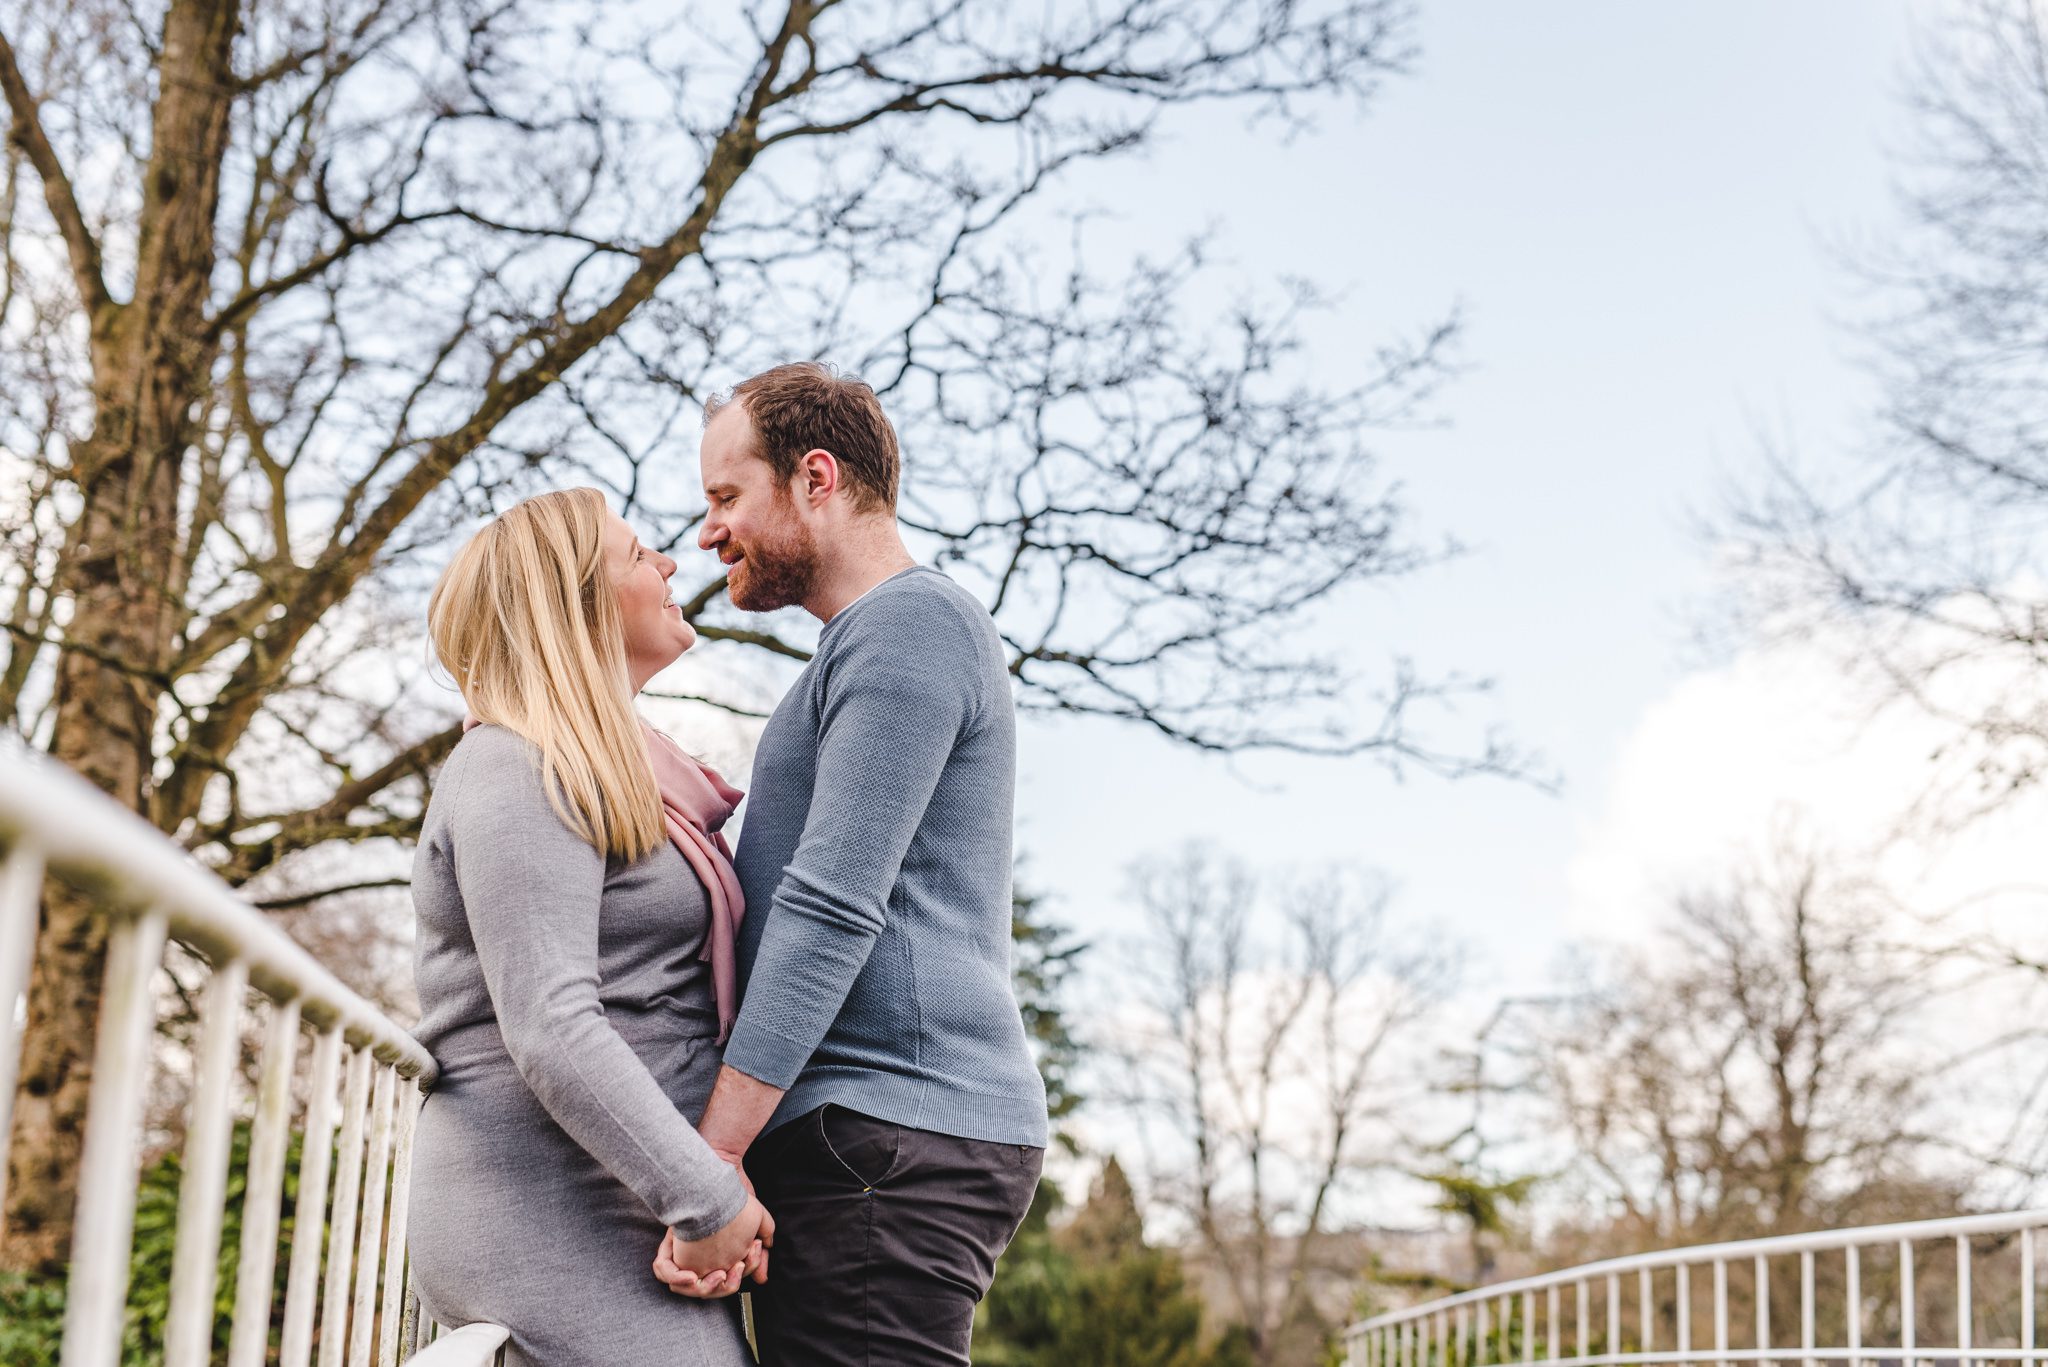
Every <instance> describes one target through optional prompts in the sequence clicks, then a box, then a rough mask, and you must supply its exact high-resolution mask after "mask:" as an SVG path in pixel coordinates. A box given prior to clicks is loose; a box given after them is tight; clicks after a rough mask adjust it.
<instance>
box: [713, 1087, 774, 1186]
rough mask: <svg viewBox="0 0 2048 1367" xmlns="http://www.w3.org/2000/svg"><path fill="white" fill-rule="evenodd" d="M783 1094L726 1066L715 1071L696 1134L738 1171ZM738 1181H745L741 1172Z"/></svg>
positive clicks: (743, 1172)
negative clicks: (707, 1101) (715, 1078)
mask: <svg viewBox="0 0 2048 1367" xmlns="http://www.w3.org/2000/svg"><path fill="white" fill-rule="evenodd" d="M783 1094H784V1089H783V1088H781V1087H771V1086H770V1085H769V1084H767V1083H765V1082H763V1081H761V1080H760V1079H759V1078H754V1077H748V1076H747V1075H746V1074H745V1073H743V1072H741V1071H740V1070H739V1069H737V1068H735V1067H733V1066H732V1065H731V1064H729V1063H728V1064H725V1065H724V1066H722V1067H720V1068H719V1070H718V1082H717V1085H715V1086H714V1087H712V1089H711V1102H710V1104H709V1105H707V1106H706V1107H705V1108H704V1119H703V1120H702V1121H701V1122H700V1123H699V1124H698V1126H697V1133H698V1134H699V1135H702V1136H703V1139H704V1142H705V1143H706V1144H709V1145H710V1146H711V1151H712V1152H713V1153H715V1154H717V1155H718V1156H719V1157H720V1158H723V1159H724V1160H725V1161H726V1162H728V1163H730V1164H732V1165H733V1166H734V1167H736V1168H737V1167H739V1166H740V1159H741V1158H742V1157H744V1156H745V1154H746V1152H747V1148H748V1146H749V1145H751V1144H752V1143H753V1142H754V1140H755V1138H756V1137H757V1136H758V1135H759V1134H760V1133H761V1128H762V1127H763V1126H764V1125H766V1124H767V1123H768V1117H770V1116H772V1115H774V1114H775V1108H776V1107H777V1106H779V1105H781V1104H782V1097H783ZM740 1179H741V1180H742V1181H746V1172H745V1171H744V1170H742V1171H741V1173H740ZM753 1189H754V1184H753V1183H752V1182H747V1190H748V1191H750V1192H751V1191H752V1190H753Z"/></svg>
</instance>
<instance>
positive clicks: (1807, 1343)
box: [1799, 1248, 1814, 1367]
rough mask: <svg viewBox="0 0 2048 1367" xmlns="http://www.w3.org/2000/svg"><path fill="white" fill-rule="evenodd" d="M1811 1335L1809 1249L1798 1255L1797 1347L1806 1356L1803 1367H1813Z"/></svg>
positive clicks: (1811, 1285)
mask: <svg viewBox="0 0 2048 1367" xmlns="http://www.w3.org/2000/svg"><path fill="white" fill-rule="evenodd" d="M1813 1334H1814V1328H1813V1250H1812V1249H1810V1248H1809V1249H1807V1250H1806V1251H1805V1252H1804V1253H1801V1254H1800V1255H1799V1346H1800V1347H1801V1348H1804V1349H1805V1350H1806V1354H1807V1356H1806V1357H1805V1359H1804V1360H1803V1367H1814V1360H1813Z"/></svg>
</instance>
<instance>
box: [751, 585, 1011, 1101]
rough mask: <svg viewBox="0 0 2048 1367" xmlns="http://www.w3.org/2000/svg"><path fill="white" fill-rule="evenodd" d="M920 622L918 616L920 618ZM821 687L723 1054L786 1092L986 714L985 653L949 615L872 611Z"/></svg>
mask: <svg viewBox="0 0 2048 1367" xmlns="http://www.w3.org/2000/svg"><path fill="white" fill-rule="evenodd" d="M921 606H922V607H923V610H922V611H921V610H920V607H921ZM847 625H848V626H849V627H857V628H858V634H856V635H854V636H851V637H849V638H847V639H845V640H844V641H843V642H842V643H837V644H836V645H835V649H834V651H833V654H832V657H831V659H830V661H829V669H828V670H827V671H825V672H824V673H823V675H822V676H821V678H820V680H819V682H818V684H817V686H818V687H819V688H820V689H821V690H822V696H821V698H820V703H819V710H818V716H819V735H818V763H817V771H816V779H815V784H814V787H813V789H812V793H811V805H810V811H809V814H808V815H807V817H806V818H805V821H804V830H803V835H802V837H801V838H800V839H799V840H798V842H797V848H796V853H795V855H794V856H793V857H792V858H791V859H790V862H789V867H788V868H787V869H786V870H785V871H784V872H783V875H782V881H781V882H780V883H779V884H778V885H777V886H776V889H775V897H774V901H773V903H772V904H771V906H770V907H769V909H768V921H767V924H766V926H765V927H764V929H763V930H762V933H761V943H760V948H759V949H758V951H757V952H756V954H755V958H754V966H753V971H752V973H751V975H750V976H749V978H748V981H747V993H746V997H745V999H744V1000H743V1001H742V1002H741V1004H740V1014H739V1019H738V1020H737V1021H736V1022H735V1023H734V1025H733V1030H732V1038H731V1039H730V1040H729V1041H728V1042H727V1044H726V1050H725V1061H726V1063H728V1064H730V1065H731V1066H732V1067H734V1068H737V1069H738V1070H739V1071H741V1072H743V1073H745V1074H747V1075H748V1076H749V1077H753V1078H756V1079H758V1080H759V1081H762V1082H765V1083H767V1084H769V1085H770V1086H773V1087H780V1088H782V1089H784V1090H785V1091H786V1090H788V1088H789V1087H790V1086H791V1085H793V1084H794V1083H795V1081H796V1078H797V1074H798V1073H799V1072H801V1071H802V1069H803V1066H804V1064H805V1063H806V1062H807V1061H808V1060H809V1059H810V1057H811V1054H812V1053H813V1052H814V1051H815V1050H816V1049H817V1047H818V1044H819V1042H820V1041H822V1040H823V1039H824V1037H825V1033H826V1031H827V1030H828V1029H830V1028H831V1025H832V1022H833V1021H834V1019H836V1018H837V1016H838V1015H839V1010H840V1007H841V1006H842V1005H844V1003H845V1001H846V996H847V993H848V992H849V991H850V990H851V989H852V987H853V982H854V979H855V978H856V977H858V976H859V974H860V971H861V968H862V966H863V965H864V964H866V962H867V958H868V954H869V952H870V951H871V950H872V949H873V948H874V945H875V939H876V937H877V936H878V935H879V934H880V933H881V931H882V928H883V926H884V924H885V923H886V916H887V913H888V908H889V898H890V894H891V893H892V892H893V891H894V890H895V886H896V881H897V878H898V876H899V874H900V873H901V870H902V868H903V859H904V856H905V854H906V853H908V851H909V849H910V842H911V840H912V838H913V837H914V836H915V835H916V834H917V829H918V827H919V826H920V825H921V824H922V823H923V821H924V818H925V810H926V808H928V807H929V806H930V805H931V801H932V794H933V792H934V791H935V790H936V789H937V787H938V783H939V777H940V775H941V774H942V773H943V772H944V770H945V767H946V762H947V760H948V759H949V758H950V757H951V756H952V753H953V750H954V747H955V745H956V744H957V742H958V740H959V738H960V736H961V734H962V732H963V730H964V729H965V728H966V727H967V726H968V725H970V724H971V722H972V721H973V719H974V717H975V713H976V698H977V696H978V695H977V688H978V681H979V679H980V678H981V675H982V669H981V663H980V656H979V647H978V645H977V642H976V641H975V638H974V637H973V636H972V635H971V634H970V632H969V631H968V629H967V626H966V624H965V623H964V622H962V621H960V620H959V619H958V618H957V617H956V616H955V615H954V614H953V613H952V612H951V611H950V610H946V609H940V610H938V611H932V610H931V609H930V606H929V603H928V601H925V600H920V599H914V598H906V599H899V600H894V601H887V602H878V603H875V604H872V605H871V606H870V608H869V610H868V611H867V612H866V613H865V614H864V616H863V619H862V620H861V621H859V622H857V623H856V622H849V623H848V624H847Z"/></svg>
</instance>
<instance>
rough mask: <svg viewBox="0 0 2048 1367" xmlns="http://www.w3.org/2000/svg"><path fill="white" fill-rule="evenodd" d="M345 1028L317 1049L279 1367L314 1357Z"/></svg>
mask: <svg viewBox="0 0 2048 1367" xmlns="http://www.w3.org/2000/svg"><path fill="white" fill-rule="evenodd" d="M341 1050H342V1038H341V1027H340V1026H338V1025H337V1026H335V1027H334V1028H333V1029H330V1030H328V1031H327V1032H326V1033H325V1034H323V1035H321V1036H320V1041H319V1043H317V1044H315V1045H314V1046H313V1080H312V1090H311V1092H310V1093H309V1095H310V1096H311V1098H312V1100H311V1101H310V1102H309V1103H308V1104H307V1107H306V1137H305V1139H304V1140H303V1141H302V1143H301V1145H300V1148H299V1200H298V1204H297V1206H295V1207H294V1214H293V1216H292V1261H291V1270H290V1272H289V1273H288V1274H287V1277H286V1280H285V1287H284V1344H283V1346H282V1347H281V1348H280V1349H279V1352H278V1364H279V1367H306V1363H307V1361H308V1359H310V1358H311V1357H312V1354H313V1312H314V1310H315V1309H316V1308H317V1301H318V1297H319V1288H320V1244H321V1234H322V1228H323V1226H324V1225H325V1224H326V1222H327V1179H328V1174H329V1170H330V1169H331V1168H332V1167H333V1164H334V1103H335V1088H336V1086H337V1084H338V1083H339V1081H340V1073H341Z"/></svg>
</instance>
